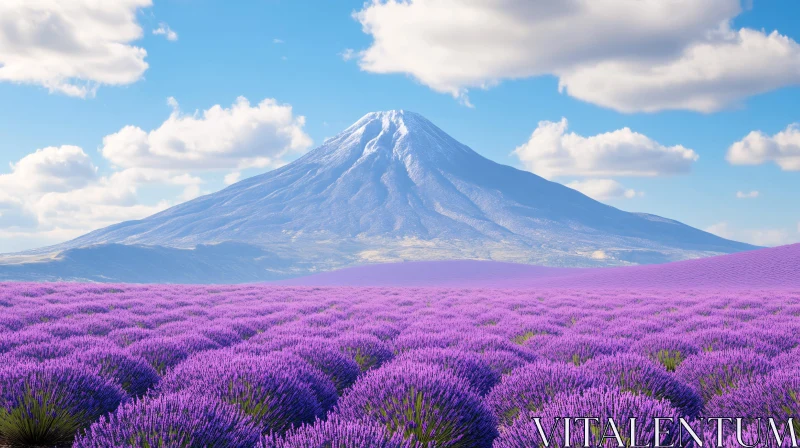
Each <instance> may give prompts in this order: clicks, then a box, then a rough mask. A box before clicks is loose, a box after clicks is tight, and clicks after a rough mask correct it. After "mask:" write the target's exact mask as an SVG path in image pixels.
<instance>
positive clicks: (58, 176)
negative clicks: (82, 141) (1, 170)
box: [0, 145, 97, 192]
mask: <svg viewBox="0 0 800 448" xmlns="http://www.w3.org/2000/svg"><path fill="white" fill-rule="evenodd" d="M10 166H11V173H10V174H2V175H0V187H1V188H0V189H3V190H6V191H13V190H24V191H35V192H41V191H67V190H73V189H75V188H80V187H83V186H85V185H87V184H89V183H90V182H91V181H93V180H94V179H95V178H96V177H97V167H96V166H94V163H92V160H91V159H90V158H89V156H87V155H86V153H85V152H83V149H81V148H79V147H77V146H68V145H67V146H59V147H54V146H51V147H47V148H42V149H39V150H37V151H36V152H34V153H31V154H28V155H27V156H25V157H23V158H22V159H20V160H19V161H18V162H16V163H11V164H10Z"/></svg>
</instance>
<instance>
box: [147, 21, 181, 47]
mask: <svg viewBox="0 0 800 448" xmlns="http://www.w3.org/2000/svg"><path fill="white" fill-rule="evenodd" d="M153 34H155V35H161V36H164V37H166V38H167V40H169V41H172V42H175V41H176V40H178V33H176V32H175V31H173V29H172V28H170V27H169V25H167V24H166V23H164V22H161V23H159V24H158V28H156V29H154V30H153Z"/></svg>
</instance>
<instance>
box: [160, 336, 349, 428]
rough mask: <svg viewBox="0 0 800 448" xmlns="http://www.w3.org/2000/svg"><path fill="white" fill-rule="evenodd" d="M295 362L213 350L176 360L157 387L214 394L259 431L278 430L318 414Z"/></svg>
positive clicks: (300, 422)
mask: <svg viewBox="0 0 800 448" xmlns="http://www.w3.org/2000/svg"><path fill="white" fill-rule="evenodd" d="M301 362H302V361H301ZM293 364H294V365H293ZM296 367H297V364H296V363H287V362H286V359H285V358H281V357H273V356H271V355H270V356H253V355H244V354H235V353H233V352H230V351H225V350H219V351H216V352H208V353H203V354H200V355H197V356H193V357H191V358H189V359H188V360H186V361H185V362H183V363H181V364H180V365H178V366H177V367H175V368H174V369H172V370H170V372H169V374H167V375H166V376H165V377H164V378H163V379H162V381H161V383H160V384H159V386H158V388H157V389H158V391H159V392H178V391H193V392H195V393H199V394H208V395H212V396H215V397H218V398H220V399H221V400H222V401H225V402H228V403H231V404H235V405H237V406H239V408H240V409H241V410H242V411H243V412H244V413H245V414H247V415H249V416H251V417H252V418H253V420H254V421H255V422H256V423H257V424H258V425H259V427H260V428H261V429H262V431H263V432H265V433H266V432H269V431H274V432H277V433H283V432H284V431H286V430H287V429H289V428H291V427H293V426H297V425H300V424H302V423H310V422H312V421H314V419H315V418H317V417H320V416H322V414H323V410H322V407H321V406H320V403H319V401H318V400H317V397H316V395H315V393H314V390H313V389H312V387H311V386H310V385H309V384H307V383H306V382H304V381H303V380H301V379H300V378H299V377H300V376H302V375H298V372H297V371H296V370H295V369H296ZM330 387H331V389H332V388H333V385H331V386H330ZM334 395H335V392H334Z"/></svg>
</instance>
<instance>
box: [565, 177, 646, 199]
mask: <svg viewBox="0 0 800 448" xmlns="http://www.w3.org/2000/svg"><path fill="white" fill-rule="evenodd" d="M564 185H566V186H568V187H569V188H572V189H573V190H578V191H580V192H581V193H583V194H585V195H586V196H589V197H590V198H592V199H596V200H598V201H607V200H609V199H620V198H625V199H633V198H637V197H642V196H644V193H643V192H641V191H636V190H634V189H632V188H625V186H624V185H622V184H621V183H619V182H617V181H616V180H614V179H586V180H576V181H572V182H569V183H567V184H564Z"/></svg>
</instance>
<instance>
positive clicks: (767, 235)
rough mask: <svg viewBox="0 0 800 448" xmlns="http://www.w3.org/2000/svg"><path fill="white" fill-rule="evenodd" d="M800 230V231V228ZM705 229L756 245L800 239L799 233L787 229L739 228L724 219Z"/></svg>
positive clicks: (774, 244)
mask: <svg viewBox="0 0 800 448" xmlns="http://www.w3.org/2000/svg"><path fill="white" fill-rule="evenodd" d="M798 230H799V231H800V229H798ZM705 231H706V232H709V233H713V234H714V235H717V236H720V237H722V238H727V239H730V240H735V241H742V242H745V243H750V244H754V245H756V246H767V247H774V246H782V245H785V244H792V243H796V242H798V241H800V236H799V235H796V234H795V235H793V234H792V232H790V231H789V230H787V229H781V228H767V229H738V228H734V227H733V226H731V225H730V224H729V223H727V222H724V221H723V222H719V223H716V224H714V225H711V226H709V227H707V228H706V229H705ZM799 233H800V232H799Z"/></svg>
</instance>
